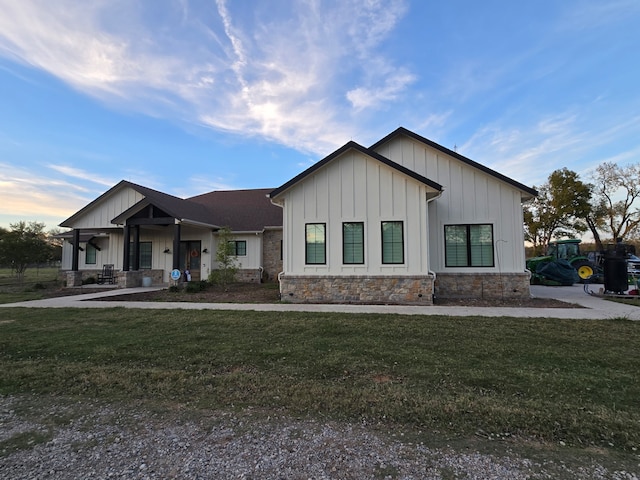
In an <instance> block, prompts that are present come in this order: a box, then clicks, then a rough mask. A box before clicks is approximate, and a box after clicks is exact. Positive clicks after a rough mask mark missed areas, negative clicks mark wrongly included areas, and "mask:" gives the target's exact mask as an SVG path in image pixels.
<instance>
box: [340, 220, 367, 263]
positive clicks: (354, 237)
mask: <svg viewBox="0 0 640 480" xmlns="http://www.w3.org/2000/svg"><path fill="white" fill-rule="evenodd" d="M342 263H344V264H363V263H364V223H362V222H345V223H343V224H342Z"/></svg>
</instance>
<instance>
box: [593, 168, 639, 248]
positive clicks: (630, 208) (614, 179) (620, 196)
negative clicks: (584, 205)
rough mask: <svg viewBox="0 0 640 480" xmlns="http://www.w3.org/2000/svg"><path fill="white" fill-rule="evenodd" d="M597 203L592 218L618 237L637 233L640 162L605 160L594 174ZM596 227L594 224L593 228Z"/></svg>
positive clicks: (595, 201)
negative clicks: (621, 162)
mask: <svg viewBox="0 0 640 480" xmlns="http://www.w3.org/2000/svg"><path fill="white" fill-rule="evenodd" d="M593 182H594V190H593V193H594V204H593V208H592V215H591V218H590V222H591V223H592V224H593V225H594V227H595V229H600V230H602V231H603V232H605V233H606V234H610V235H611V239H612V240H613V241H615V240H616V239H618V238H626V237H628V236H632V235H634V234H637V232H638V229H639V227H640V211H639V210H638V208H637V206H636V205H637V200H638V199H639V198H640V164H636V165H628V166H626V167H621V166H619V165H616V164H615V163H612V162H605V163H603V164H602V165H600V166H598V168H596V170H595V172H594V174H593ZM593 230H594V228H592V231H593Z"/></svg>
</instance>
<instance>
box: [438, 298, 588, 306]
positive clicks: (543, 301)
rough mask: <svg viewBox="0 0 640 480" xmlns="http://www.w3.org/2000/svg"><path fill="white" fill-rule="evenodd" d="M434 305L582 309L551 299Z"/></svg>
mask: <svg viewBox="0 0 640 480" xmlns="http://www.w3.org/2000/svg"><path fill="white" fill-rule="evenodd" d="M433 303H434V305H442V306H459V307H513V308H584V307H583V306H581V305H577V304H575V303H568V302H563V301H561V300H556V299H553V298H523V299H508V300H507V299H505V300H500V299H488V298H436V299H435V301H434V302H433Z"/></svg>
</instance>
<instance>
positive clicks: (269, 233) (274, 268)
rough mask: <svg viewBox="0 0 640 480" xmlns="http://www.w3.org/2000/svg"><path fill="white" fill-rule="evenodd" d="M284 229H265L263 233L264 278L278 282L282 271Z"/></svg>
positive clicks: (266, 280) (267, 280)
mask: <svg viewBox="0 0 640 480" xmlns="http://www.w3.org/2000/svg"><path fill="white" fill-rule="evenodd" d="M281 242H282V230H265V231H264V233H263V234H262V268H263V269H264V272H263V275H262V279H263V280H264V281H265V282H277V281H278V274H279V273H280V272H281V271H282V250H281V246H282V243H281Z"/></svg>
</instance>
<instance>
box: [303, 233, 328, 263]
mask: <svg viewBox="0 0 640 480" xmlns="http://www.w3.org/2000/svg"><path fill="white" fill-rule="evenodd" d="M326 229H327V225H326V224H324V223H307V224H306V225H305V263H306V264H308V265H324V264H326V263H327V242H326Z"/></svg>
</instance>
